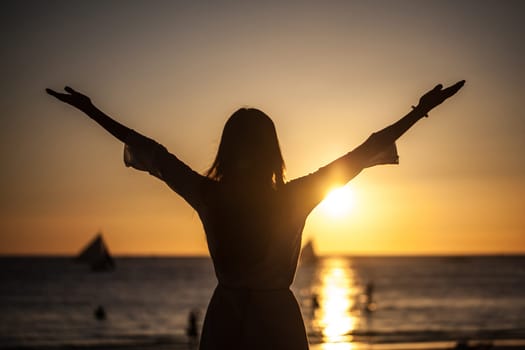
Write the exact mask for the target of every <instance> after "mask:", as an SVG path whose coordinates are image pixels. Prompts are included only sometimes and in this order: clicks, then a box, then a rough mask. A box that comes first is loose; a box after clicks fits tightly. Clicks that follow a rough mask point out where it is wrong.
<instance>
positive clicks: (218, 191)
mask: <svg viewBox="0 0 525 350" xmlns="http://www.w3.org/2000/svg"><path fill="white" fill-rule="evenodd" d="M463 84H464V81H460V82H458V83H456V84H454V85H452V86H450V87H448V88H445V89H443V87H442V86H441V85H437V86H436V87H435V88H434V89H432V90H430V91H429V92H427V93H426V94H424V95H423V96H422V97H421V99H420V100H419V104H418V105H417V106H415V107H413V108H412V110H411V111H410V112H409V113H408V114H407V115H406V116H404V117H403V118H401V119H400V120H399V121H397V122H396V123H394V124H392V125H390V126H389V127H387V128H385V129H383V130H381V131H379V132H377V133H374V134H372V135H371V136H370V137H369V138H368V139H367V140H366V141H365V142H364V143H363V144H361V145H360V146H359V147H357V148H355V149H354V150H353V151H351V152H349V153H347V154H345V155H343V156H342V157H340V158H339V159H336V160H335V161H333V162H331V163H329V164H328V165H326V166H324V167H322V168H320V169H319V170H317V171H316V172H314V173H312V174H309V175H306V176H304V177H301V178H298V179H295V180H291V181H288V182H286V181H285V178H284V169H285V167H284V161H283V157H282V155H281V150H280V147H279V142H278V139H277V134H276V131H275V127H274V124H273V122H272V120H271V119H270V118H269V117H268V116H267V115H266V114H264V113H263V112H262V111H260V110H258V109H253V108H249V109H246V108H241V109H239V110H238V111H236V112H235V113H233V115H232V116H231V117H230V118H229V120H228V121H227V122H226V125H225V126H224V130H223V133H222V138H221V141H220V144H219V149H218V152H217V156H216V158H215V161H214V162H213V164H212V166H211V168H210V169H209V171H208V172H207V173H206V174H205V175H200V174H198V173H197V172H195V171H193V170H192V169H191V168H190V167H189V166H188V165H186V164H185V163H184V162H182V161H181V160H179V159H178V158H177V157H176V156H175V155H173V154H171V153H169V152H168V150H167V149H166V148H165V147H164V146H162V145H160V144H158V143H157V142H155V141H154V140H152V139H149V138H147V137H145V136H143V135H141V134H139V133H138V132H136V131H134V130H132V129H130V128H127V127H126V126H124V125H122V124H120V123H118V122H117V121H115V120H113V119H112V118H110V117H109V116H107V115H106V114H104V113H103V112H102V111H101V110H99V109H98V108H97V107H95V106H94V105H93V104H92V102H91V100H90V98H89V97H87V96H85V95H83V94H81V93H79V92H77V91H75V90H73V89H72V88H70V87H66V88H65V91H66V93H59V92H56V91H53V90H51V89H47V92H48V93H49V94H50V95H52V96H54V97H56V98H57V99H59V100H60V101H63V102H65V103H68V104H70V105H72V106H74V107H76V108H78V109H79V110H81V111H82V112H84V113H86V114H87V115H88V116H89V117H90V118H91V119H93V120H94V121H96V122H97V123H99V124H100V125H101V126H102V127H103V128H104V129H106V130H107V131H108V132H109V133H110V134H112V135H113V136H114V137H116V138H117V139H119V140H120V141H122V142H123V143H124V144H125V149H124V162H125V164H126V165H127V166H131V167H133V168H135V169H138V170H143V171H147V172H149V173H150V174H151V175H153V176H155V177H157V178H159V179H160V180H162V181H164V182H165V183H166V184H167V185H168V186H169V187H171V189H173V190H174V191H175V192H176V193H178V194H179V195H180V196H182V197H183V198H184V199H185V200H186V201H187V202H188V204H189V205H191V206H192V207H193V208H194V209H195V210H196V211H197V213H198V215H199V217H200V219H201V221H202V223H203V226H204V230H205V233H206V239H207V242H208V249H209V251H210V255H211V257H212V260H213V264H214V267H215V273H216V276H217V279H218V285H217V287H216V289H215V292H214V294H213V296H212V299H211V301H210V303H209V306H208V310H207V312H206V317H205V320H204V325H203V329H202V335H201V341H200V349H202V350H210V349H230V350H233V349H274V350H275V349H294V350H299V349H308V341H307V337H306V332H305V327H304V324H303V320H302V317H301V312H300V310H299V306H298V304H297V301H296V299H295V297H294V295H293V294H292V292H291V291H290V289H289V287H290V284H291V283H292V280H293V278H294V274H295V270H296V267H297V260H298V257H299V251H300V247H301V236H302V231H303V227H304V224H305V220H306V218H307V216H308V215H309V213H310V212H311V211H312V209H314V208H315V207H316V206H317V204H319V203H320V202H321V201H322V200H323V198H324V197H325V195H326V194H327V192H328V190H329V189H331V188H333V187H334V186H342V185H344V184H346V183H347V182H348V181H350V180H351V179H352V178H354V177H355V176H356V175H357V174H359V173H360V172H361V170H363V169H364V168H367V167H370V166H374V165H378V164H387V163H397V160H398V157H397V151H396V147H395V141H396V140H397V139H398V138H399V137H400V136H401V135H403V134H404V133H405V132H406V131H407V130H408V129H409V128H410V127H412V125H414V124H415V123H416V122H417V121H418V120H420V119H421V118H423V117H424V116H426V115H427V114H428V112H429V111H430V110H431V109H433V108H434V107H436V106H437V105H439V104H441V103H442V102H443V101H445V100H446V99H447V98H449V97H450V96H452V95H454V94H455V93H456V92H457V91H458V90H459V89H460V88H461V87H462V86H463Z"/></svg>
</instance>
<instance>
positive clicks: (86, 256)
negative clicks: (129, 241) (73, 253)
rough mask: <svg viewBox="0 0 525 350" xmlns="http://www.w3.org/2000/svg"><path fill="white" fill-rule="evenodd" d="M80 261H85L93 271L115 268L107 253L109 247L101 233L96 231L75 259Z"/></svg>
mask: <svg viewBox="0 0 525 350" xmlns="http://www.w3.org/2000/svg"><path fill="white" fill-rule="evenodd" d="M75 260H76V261H77V262H80V263H87V264H89V265H90V266H91V270H93V271H110V270H113V269H114V268H115V261H114V260H113V258H112V257H111V254H110V253H109V249H108V247H107V246H106V243H105V242H104V238H102V233H98V234H97V235H96V236H95V238H93V239H92V240H91V241H90V242H89V243H88V244H87V245H86V247H85V248H84V249H82V251H81V252H80V254H79V255H78V256H77V257H76V259H75Z"/></svg>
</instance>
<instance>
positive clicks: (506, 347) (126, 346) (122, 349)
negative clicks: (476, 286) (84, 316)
mask: <svg viewBox="0 0 525 350" xmlns="http://www.w3.org/2000/svg"><path fill="white" fill-rule="evenodd" d="M2 348H3V349H4V350H197V348H195V347H192V346H190V345H189V344H188V342H187V341H186V340H184V339H166V340H155V341H134V342H121V343H117V342H108V343H97V344H94V343H92V344H89V343H85V344H53V345H15V346H2ZM332 349H334V350H335V349H338V350H340V349H345V350H365V349H366V350H372V349H375V350H445V349H458V350H459V349H461V350H466V349H471V350H476V349H477V350H482V349H494V350H525V339H496V340H475V339H472V340H468V341H465V342H462V343H460V342H456V341H450V340H434V341H424V342H395V343H393V342H390V343H367V342H338V343H317V344H310V350H332Z"/></svg>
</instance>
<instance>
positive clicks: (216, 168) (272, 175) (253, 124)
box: [207, 108, 284, 186]
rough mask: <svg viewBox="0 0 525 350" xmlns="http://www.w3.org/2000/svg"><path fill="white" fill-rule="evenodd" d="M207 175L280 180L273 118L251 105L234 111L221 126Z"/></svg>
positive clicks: (281, 168) (281, 163)
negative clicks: (216, 149)
mask: <svg viewBox="0 0 525 350" xmlns="http://www.w3.org/2000/svg"><path fill="white" fill-rule="evenodd" d="M207 176H208V177H210V178H212V179H215V180H219V181H220V180H226V179H230V180H233V181H235V180H241V179H253V180H255V181H263V182H264V181H271V182H272V183H273V184H275V185H276V186H279V185H281V184H283V182H284V160H283V157H282V155H281V149H280V147H279V140H278V139H277V133H276V131H275V126H274V124H273V121H272V120H271V119H270V117H268V116H267V115H266V114H264V113H263V112H262V111H260V110H258V109H255V108H241V109H239V110H237V111H236V112H235V113H233V114H232V116H231V117H230V118H229V119H228V121H227V122H226V125H224V130H223V131H222V137H221V143H220V145H219V150H218V151H217V156H216V157H215V161H214V162H213V164H212V166H211V168H210V169H209V170H208V173H207Z"/></svg>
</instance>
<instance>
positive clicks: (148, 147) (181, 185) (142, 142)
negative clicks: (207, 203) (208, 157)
mask: <svg viewBox="0 0 525 350" xmlns="http://www.w3.org/2000/svg"><path fill="white" fill-rule="evenodd" d="M130 139H131V141H130V142H129V143H127V144H126V145H125V147H124V164H125V165H126V166H127V167H132V168H134V169H137V170H141V171H147V172H148V173H150V174H151V175H153V176H155V177H157V178H159V179H161V180H162V181H164V182H165V183H166V184H167V185H168V186H169V187H170V188H171V189H172V190H173V191H175V192H176V193H178V194H179V195H180V196H182V197H183V198H184V199H185V200H186V201H187V202H188V203H189V204H190V205H191V206H192V207H193V208H194V209H196V210H197V208H198V207H199V205H200V204H201V201H202V192H203V186H204V184H205V182H206V181H210V180H208V179H207V178H206V177H204V176H202V175H200V174H198V173H197V172H195V171H193V170H192V169H191V168H190V167H189V166H187V165H186V164H184V162H182V161H181V160H179V159H178V158H177V157H176V156H174V155H173V154H171V153H169V152H168V150H167V149H166V148H165V147H164V146H162V145H161V144H159V143H157V142H155V141H154V140H152V139H149V138H147V137H145V136H142V135H140V134H138V133H134V135H133V137H131V138H130Z"/></svg>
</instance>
